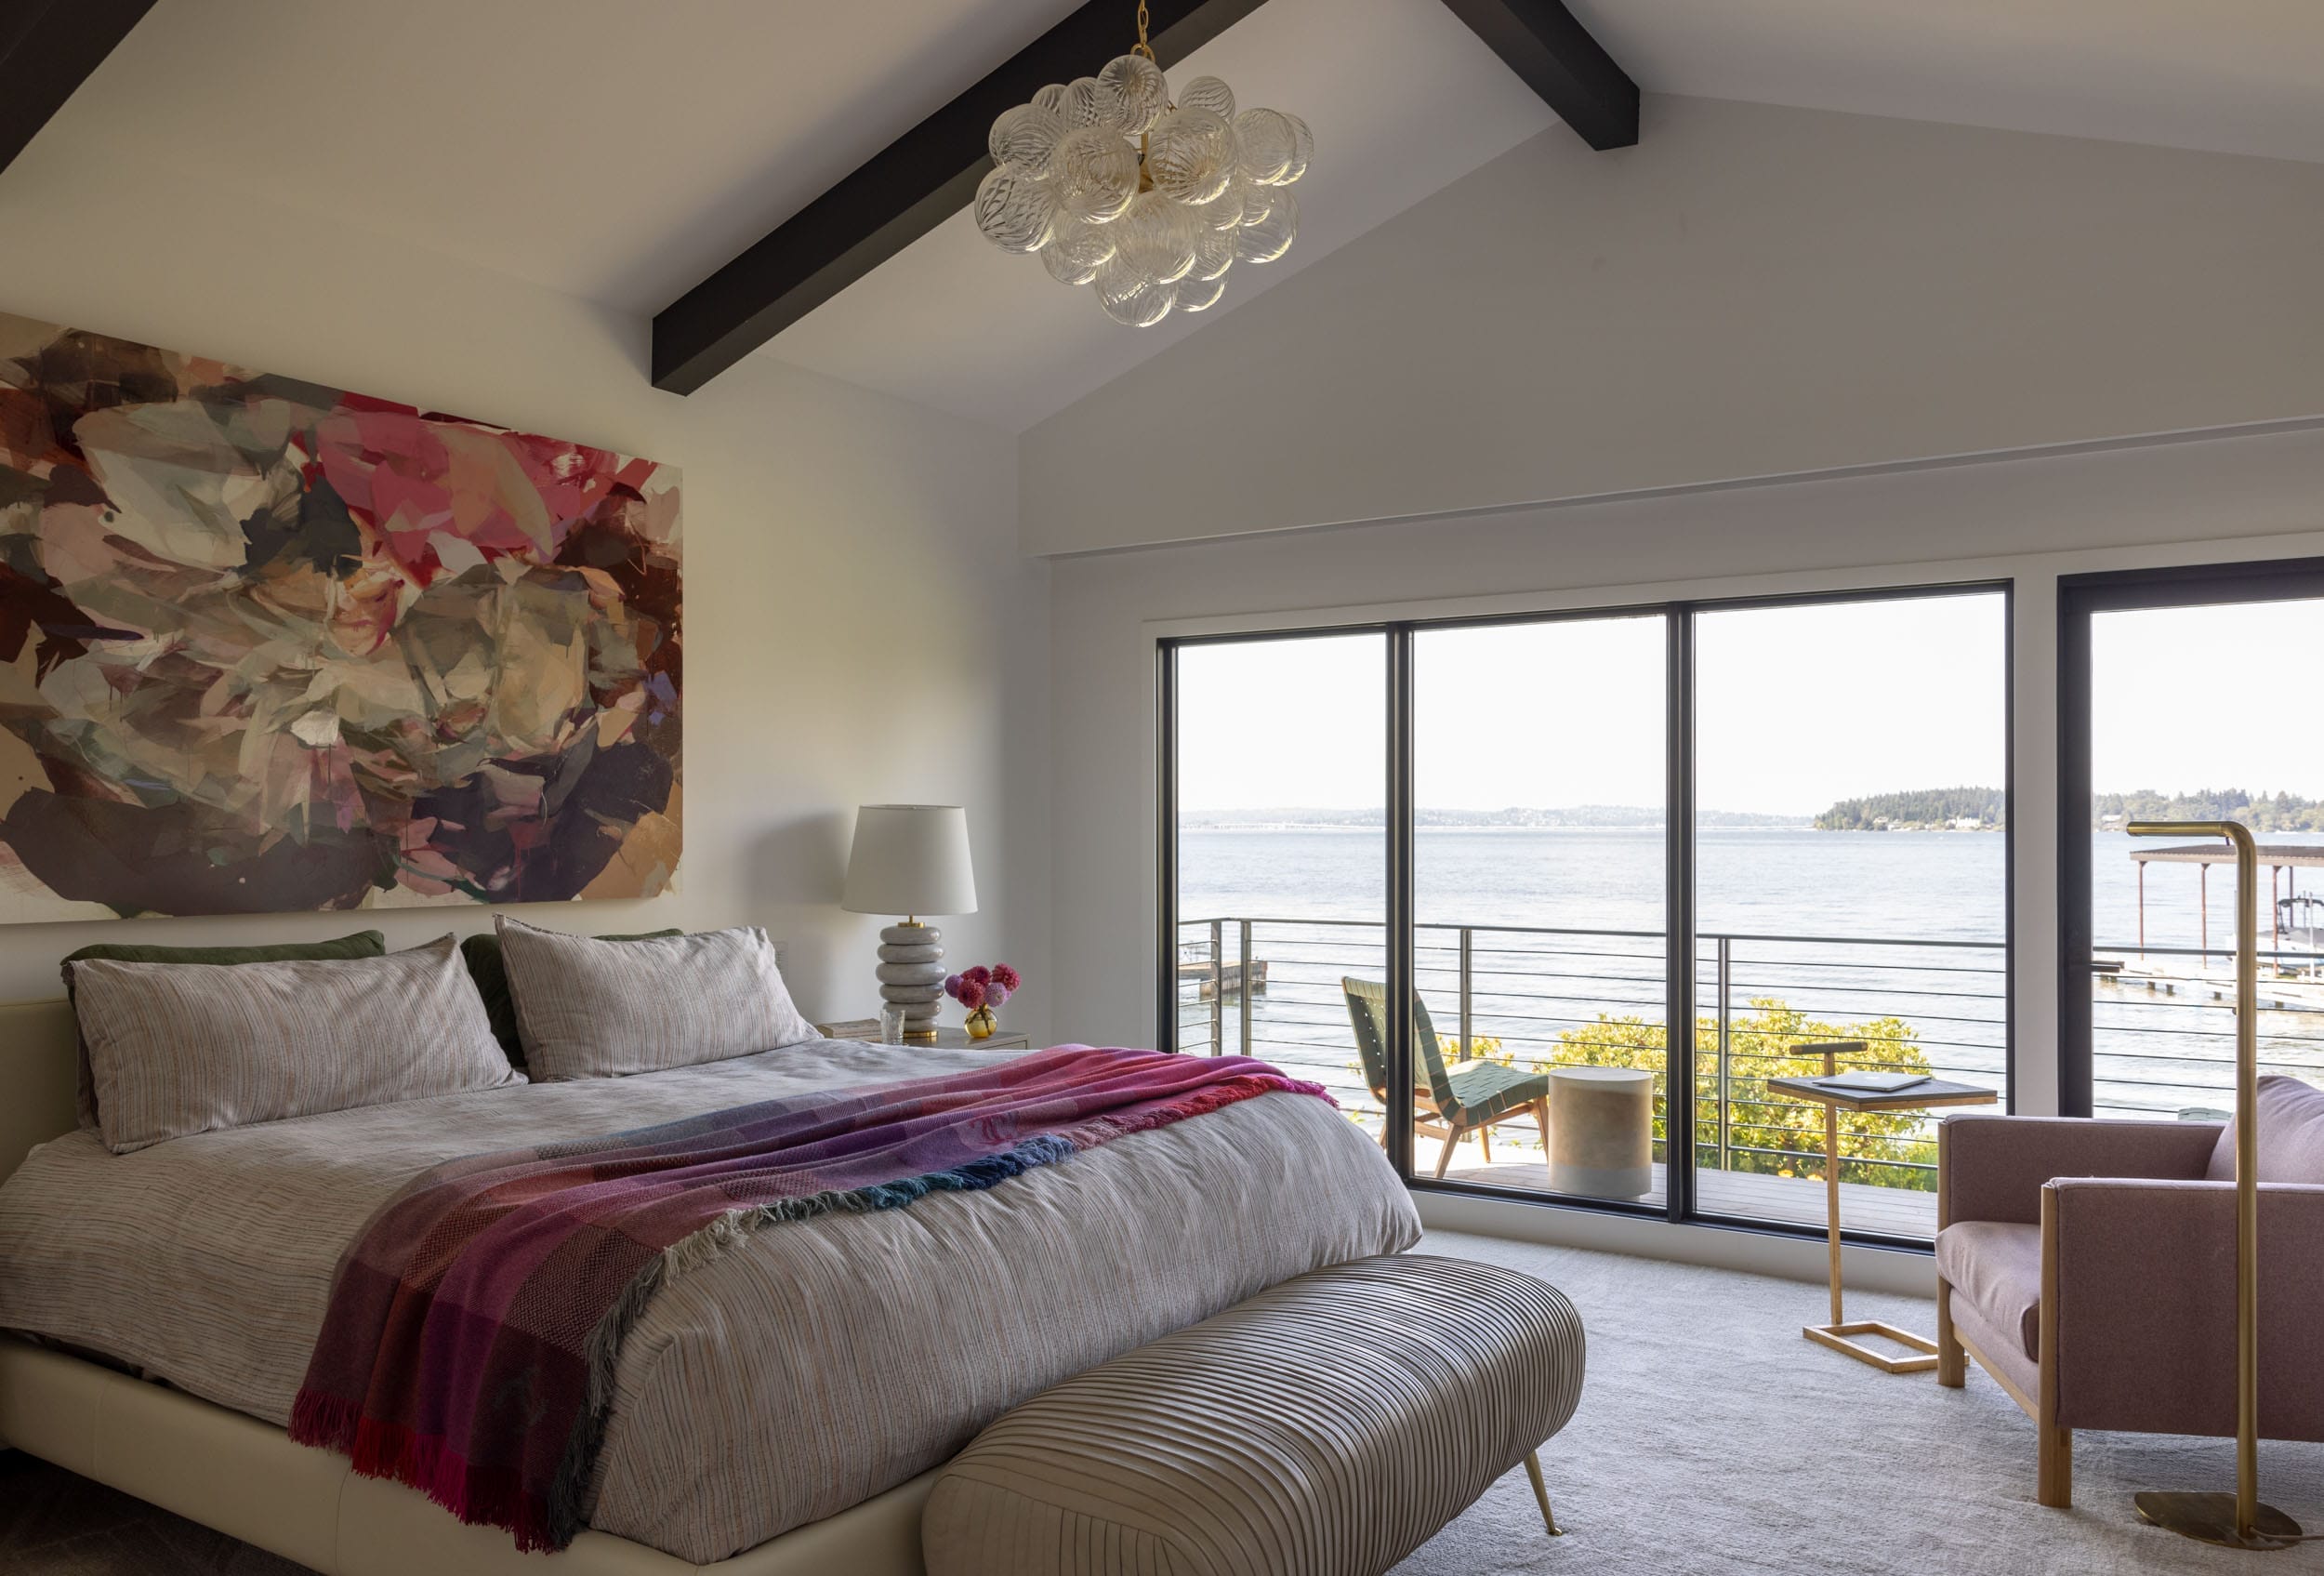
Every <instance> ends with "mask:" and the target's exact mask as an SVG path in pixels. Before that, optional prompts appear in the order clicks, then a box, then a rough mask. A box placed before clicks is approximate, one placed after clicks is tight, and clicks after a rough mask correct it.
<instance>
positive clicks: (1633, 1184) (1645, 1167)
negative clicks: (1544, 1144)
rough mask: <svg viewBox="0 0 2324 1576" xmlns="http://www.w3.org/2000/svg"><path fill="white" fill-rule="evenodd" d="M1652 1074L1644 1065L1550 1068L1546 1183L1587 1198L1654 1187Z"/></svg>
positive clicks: (1629, 1194) (1632, 1193) (1635, 1194)
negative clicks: (1548, 1165) (1548, 1141)
mask: <svg viewBox="0 0 2324 1576" xmlns="http://www.w3.org/2000/svg"><path fill="white" fill-rule="evenodd" d="M1654 1131H1655V1075H1654V1074H1652V1073H1650V1072H1648V1071H1647V1070H1646V1069H1644V1067H1552V1068H1551V1069H1550V1187H1551V1189H1552V1191H1554V1192H1559V1193H1578V1194H1581V1195H1582V1196H1584V1197H1585V1198H1591V1199H1635V1198H1638V1197H1639V1196H1640V1195H1642V1194H1645V1193H1649V1192H1652V1191H1653V1190H1654V1185H1655V1174H1654Z"/></svg>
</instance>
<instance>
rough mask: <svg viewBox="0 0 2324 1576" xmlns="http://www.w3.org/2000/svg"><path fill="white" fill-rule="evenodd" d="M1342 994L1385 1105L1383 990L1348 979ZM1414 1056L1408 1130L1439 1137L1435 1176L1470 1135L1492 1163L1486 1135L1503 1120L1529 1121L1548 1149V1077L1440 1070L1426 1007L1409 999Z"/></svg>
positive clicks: (1482, 1069) (1503, 1070)
mask: <svg viewBox="0 0 2324 1576" xmlns="http://www.w3.org/2000/svg"><path fill="white" fill-rule="evenodd" d="M1340 989H1341V990H1343V991H1345V992H1346V993H1347V998H1348V1022H1349V1023H1350V1024H1351V1025H1353V1026H1354V1029H1355V1046H1356V1050H1357V1051H1358V1052H1359V1053H1362V1055H1363V1058H1364V1081H1365V1083H1366V1084H1367V1085H1368V1086H1369V1087H1370V1089H1371V1092H1372V1095H1373V1097H1374V1098H1375V1099H1377V1100H1379V1101H1380V1103H1381V1104H1382V1105H1385V1104H1386V1103H1387V1100H1388V987H1386V986H1384V985H1379V984H1376V983H1374V982H1373V981H1371V980H1362V979H1356V978H1354V977H1353V975H1351V976H1347V977H1344V978H1342V979H1341V980H1340ZM1412 1053H1413V1056H1414V1058H1415V1059H1416V1060H1417V1061H1418V1062H1419V1070H1420V1072H1421V1073H1422V1074H1423V1076H1424V1079H1425V1081H1419V1080H1416V1081H1415V1082H1414V1084H1413V1086H1412V1108H1413V1111H1414V1114H1415V1118H1416V1119H1415V1120H1414V1122H1413V1124H1412V1131H1413V1132H1414V1134H1415V1135H1416V1136H1419V1137H1423V1138H1442V1139H1443V1140H1444V1141H1445V1146H1444V1147H1443V1148H1442V1149H1441V1150H1439V1151H1438V1152H1437V1156H1436V1174H1437V1175H1438V1176H1440V1177H1441V1176H1443V1175H1444V1174H1445V1168H1446V1167H1447V1166H1449V1165H1451V1164H1452V1156H1453V1147H1454V1146H1455V1145H1458V1144H1459V1142H1460V1141H1461V1140H1462V1139H1463V1138H1466V1137H1467V1136H1468V1135H1469V1134H1470V1133H1472V1132H1473V1133H1475V1134H1476V1135H1477V1141H1478V1142H1479V1143H1480V1144H1481V1145H1483V1146H1484V1148H1485V1159H1486V1164H1488V1165H1489V1164H1491V1163H1492V1159H1493V1140H1492V1136H1491V1130H1492V1129H1493V1128H1494V1127H1495V1126H1497V1125H1499V1123H1501V1122H1512V1121H1522V1120H1524V1119H1525V1118H1526V1117H1527V1116H1530V1117H1532V1118H1533V1120H1534V1124H1535V1125H1536V1126H1537V1127H1538V1128H1539V1129H1540V1132H1541V1149H1542V1154H1543V1156H1544V1157H1545V1158H1546V1157H1547V1155H1548V1153H1549V1147H1550V1106H1549V1098H1550V1076H1549V1074H1547V1073H1521V1072H1519V1071H1518V1070H1517V1069H1516V1068H1514V1067H1504V1066H1500V1065H1499V1064H1498V1063H1495V1062H1472V1063H1471V1064H1469V1065H1468V1066H1460V1067H1448V1066H1446V1065H1445V1051H1444V1045H1443V1042H1442V1041H1440V1040H1438V1039H1437V1037H1436V1026H1435V1025H1433V1024H1432V1023H1431V1022H1429V1016H1428V1003H1427V1002H1425V1001H1422V1000H1420V999H1419V997H1418V996H1417V995H1416V996H1414V997H1413V999H1412Z"/></svg>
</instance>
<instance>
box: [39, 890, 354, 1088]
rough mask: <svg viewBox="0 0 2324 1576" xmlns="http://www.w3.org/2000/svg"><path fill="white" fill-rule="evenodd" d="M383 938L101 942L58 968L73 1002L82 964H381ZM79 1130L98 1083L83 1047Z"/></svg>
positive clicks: (69, 955) (67, 957)
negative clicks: (237, 943)
mask: <svg viewBox="0 0 2324 1576" xmlns="http://www.w3.org/2000/svg"><path fill="white" fill-rule="evenodd" d="M387 952H388V938H387V937H386V936H385V935H382V934H380V933H379V932H377V931H357V932H356V933H355V934H353V935H342V936H335V937H333V938H332V939H331V940H329V941H280V942H274V943H271V944H270V945H268V946H264V947H156V946H154V945H152V943H151V942H139V941H100V942H99V943H97V944H96V945H95V946H93V947H82V948H81V949H80V950H79V951H78V952H68V953H66V954H65V956H64V962H63V964H62V965H61V967H62V968H63V971H64V994H65V999H66V1000H68V1001H69V1000H72V998H73V964H75V963H78V962H81V961H83V960H86V959H91V958H96V959H101V960H104V961H106V962H109V963H289V962H334V961H338V962H343V961H345V960H348V959H350V958H384V957H386V956H387ZM78 1059H79V1061H80V1074H79V1095H80V1106H81V1125H82V1126H83V1127H95V1126H96V1125H97V1080H96V1079H95V1078H94V1077H93V1076H91V1074H90V1072H89V1065H88V1047H87V1046H86V1045H84V1046H82V1047H80V1050H79V1052H78Z"/></svg>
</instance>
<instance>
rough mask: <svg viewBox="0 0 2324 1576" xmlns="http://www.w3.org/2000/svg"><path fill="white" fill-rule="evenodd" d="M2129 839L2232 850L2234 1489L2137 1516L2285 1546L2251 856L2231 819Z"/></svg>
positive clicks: (2156, 824) (2213, 1539) (2155, 1503)
mask: <svg viewBox="0 0 2324 1576" xmlns="http://www.w3.org/2000/svg"><path fill="white" fill-rule="evenodd" d="M2130 832H2131V835H2132V836H2133V837H2224V838H2225V839H2226V840H2227V841H2229V842H2231V843H2233V844H2234V845H2235V851H2236V1491H2235V1492H2234V1493H2232V1494H2216V1493H2203V1492H2199V1491H2198V1490H2192V1489H2149V1490H2146V1491H2145V1492H2143V1493H2141V1494H2139V1495H2138V1496H2137V1499H2136V1501H2135V1503H2136V1504H2137V1505H2138V1514H2139V1516H2140V1518H2141V1519H2143V1520H2146V1521H2150V1522H2152V1523H2154V1524H2155V1525H2156V1526H2158V1527H2166V1528H2169V1529H2170V1530H2172V1531H2173V1532H2177V1533H2179V1534H2180V1535H2182V1536H2184V1537H2188V1538H2194V1539H2196V1540H2198V1541H2199V1542H2202V1543H2216V1544H2218V1545H2220V1546H2221V1547H2223V1548H2230V1549H2288V1548H2290V1547H2291V1546H2292V1545H2293V1544H2294V1543H2300V1542H2302V1541H2303V1540H2302V1538H2301V1536H2300V1524H2299V1523H2298V1522H2296V1521H2294V1520H2292V1518H2291V1516H2286V1515H2285V1514H2284V1513H2283V1512H2282V1511H2280V1510H2278V1509H2277V1508H2276V1507H2275V1506H2273V1505H2265V1504H2262V1503H2260V1350H2259V1303H2260V1183H2259V1177H2260V1129H2259V1108H2258V1107H2259V1082H2260V1068H2259V1060H2260V1056H2259V993H2260V919H2259V854H2258V850H2257V848H2256V847H2255V846H2254V845H2253V843H2252V841H2251V832H2250V831H2248V830H2246V829H2245V828H2242V827H2239V826H2238V825H2237V824H2236V823H2234V822H2232V821H2133V823H2132V824H2131V828H2130Z"/></svg>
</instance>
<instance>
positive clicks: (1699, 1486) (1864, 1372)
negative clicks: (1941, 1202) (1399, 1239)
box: [1395, 1232, 2324, 1576]
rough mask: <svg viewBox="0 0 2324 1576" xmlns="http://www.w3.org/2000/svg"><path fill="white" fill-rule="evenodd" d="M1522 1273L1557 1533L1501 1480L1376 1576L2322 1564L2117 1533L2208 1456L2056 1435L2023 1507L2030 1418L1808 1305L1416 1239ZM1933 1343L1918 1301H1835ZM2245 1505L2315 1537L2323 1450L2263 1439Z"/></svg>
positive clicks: (2019, 1575) (2322, 1516)
mask: <svg viewBox="0 0 2324 1576" xmlns="http://www.w3.org/2000/svg"><path fill="white" fill-rule="evenodd" d="M1418 1251H1419V1252H1424V1253H1448V1254H1461V1255H1464V1256H1467V1257H1472V1258H1478V1259H1485V1260H1488V1261H1490V1262H1492V1263H1495V1264H1502V1265H1510V1266H1512V1267H1513V1268H1517V1269H1522V1270H1525V1271H1528V1272H1530V1273H1532V1274H1534V1275H1538V1276H1539V1277H1541V1278H1543V1279H1544V1280H1548V1281H1550V1282H1552V1284H1554V1285H1555V1286H1557V1287H1558V1288H1559V1289H1561V1290H1562V1291H1565V1294H1566V1295H1567V1296H1568V1297H1571V1298H1572V1299H1573V1301H1574V1305H1575V1306H1576V1307H1578V1308H1579V1309H1580V1310H1581V1318H1582V1325H1583V1328H1584V1330H1585V1331H1587V1332H1588V1338H1589V1343H1590V1367H1589V1373H1588V1377H1587V1378H1586V1380H1585V1381H1584V1383H1583V1385H1582V1393H1581V1407H1580V1410H1578V1411H1577V1412H1576V1413H1575V1415H1574V1420H1573V1422H1571V1423H1570V1424H1566V1426H1565V1431H1564V1432H1563V1433H1561V1434H1559V1435H1558V1436H1557V1437H1556V1438H1554V1439H1552V1440H1551V1441H1550V1442H1549V1444H1548V1445H1547V1446H1545V1447H1544V1448H1543V1449H1542V1451H1541V1466H1542V1470H1543V1472H1544V1473H1545V1474H1546V1476H1547V1477H1548V1480H1549V1488H1550V1499H1551V1503H1552V1505H1554V1506H1555V1508H1556V1511H1557V1516H1558V1521H1559V1524H1560V1525H1561V1526H1563V1527H1565V1529H1566V1535H1565V1537H1563V1538H1559V1539H1556V1540H1554V1541H1552V1540H1548V1539H1545V1538H1544V1537H1543V1536H1542V1531H1541V1520H1540V1516H1539V1514H1538V1512H1537V1511H1536V1510H1535V1509H1534V1505H1533V1493H1532V1490H1530V1489H1528V1488H1527V1487H1526V1485H1525V1474H1524V1473H1523V1472H1512V1473H1511V1474H1510V1475H1509V1476H1507V1477H1503V1478H1502V1479H1501V1480H1500V1481H1499V1483H1497V1484H1495V1485H1494V1486H1493V1488H1492V1489H1491V1490H1490V1491H1488V1492H1487V1493H1486V1496H1485V1498H1484V1499H1482V1500H1480V1501H1479V1502H1478V1503H1476V1504H1474V1505H1472V1506H1471V1507H1470V1509H1469V1510H1468V1512H1467V1514H1465V1515H1463V1516H1461V1517H1460V1518H1459V1520H1458V1521H1456V1522H1454V1523H1453V1524H1452V1525H1451V1526H1450V1527H1448V1528H1446V1530H1444V1531H1443V1532H1442V1533H1440V1534H1439V1535H1438V1536H1437V1537H1436V1538H1435V1539H1434V1540H1433V1541H1432V1542H1431V1543H1429V1544H1428V1545H1427V1546H1426V1547H1424V1548H1422V1549H1421V1550H1420V1551H1419V1553H1417V1554H1415V1555H1413V1556H1411V1557H1410V1558H1408V1559H1406V1561H1405V1562H1404V1563H1403V1564H1402V1565H1399V1566H1398V1567H1396V1572H1395V1576H1516V1573H1517V1572H1521V1571H1522V1572H1525V1576H1562V1573H1565V1572H1573V1573H1576V1576H1579V1573H1583V1572H1587V1573H1588V1576H1631V1573H1633V1572H1635V1573H1636V1576H1670V1573H1672V1572H1684V1573H1687V1576H1695V1573H1698V1572H1699V1573H1700V1576H1730V1573H1741V1576H1758V1573H1761V1572H1765V1573H1767V1576H1778V1573H1780V1576H1798V1572H1801V1571H1805V1570H1824V1571H1842V1572H1846V1573H1848V1576H1922V1573H1924V1572H1929V1573H1934V1572H1943V1573H1944V1576H2146V1573H2147V1572H2154V1573H2156V1576H2161V1573H2164V1572H2169V1573H2171V1576H2199V1573H2203V1572H2210V1571H2219V1572H2228V1571H2239V1572H2244V1573H2246V1576H2250V1573H2251V1572H2253V1571H2256V1570H2258V1569H2262V1568H2265V1569H2268V1570H2280V1571H2283V1572H2286V1573H2287V1576H2289V1573H2290V1572H2291V1571H2294V1570H2305V1571H2315V1570H2318V1569H2324V1543H2317V1544H2313V1545H2310V1546H2309V1547H2308V1548H2307V1549H2304V1550H2291V1551H2288V1552H2285V1553H2280V1554H2277V1555H2273V1556H2266V1557H2265V1558H2262V1557H2260V1556H2252V1555H2248V1554H2237V1553H2231V1552H2229V1551H2227V1550H2225V1549H2213V1548H2209V1547H2206V1546H2204V1545H2202V1544H2200V1543H2190V1542H2188V1541H2187V1540H2185V1539H2184V1538H2181V1537H2178V1536H2176V1535H2175V1534H2173V1533H2170V1532H2164V1531H2161V1530H2158V1529H2156V1528H2152V1527H2147V1526H2143V1525H2141V1524H2140V1523H2139V1522H2138V1520H2137V1519H2136V1517H2135V1516H2133V1512H2132V1509H2131V1496H2132V1494H2133V1493H2134V1492H2136V1491H2137V1490H2141V1489H2187V1488H2192V1489H2232V1488H2233V1487H2234V1486H2235V1451H2234V1446H2233V1444H2232V1442H2231V1441H2227V1440H2204V1439H2179V1438H2165V1437H2152V1436H2144V1435H2135V1434H2082V1435H2079V1436H2077V1437H2076V1438H2075V1440H2074V1508H2073V1509H2072V1510H2069V1511H2056V1510H2044V1509H2042V1508H2041V1507H2040V1505H2037V1504H2036V1503H2034V1499H2033V1490H2034V1437H2033V1424H2031V1423H2029V1422H2028V1421H2027V1418H2026V1415H2025V1413H2023V1412H2021V1411H2019V1410H2017V1404H2016V1403H2015V1402H2014V1401H2012V1400H2011V1399H2010V1398H2009V1397H2007V1396H2005V1395H2003V1394H2002V1393H2001V1389H2000V1386H1999V1385H1997V1384H1994V1383H1993V1381H1992V1380H1991V1379H1989V1378H1987V1377H1986V1375H1985V1374H1984V1373H1983V1372H1982V1371H1980V1370H1979V1369H1977V1367H1976V1366H1975V1365H1974V1363H1973V1364H1971V1365H1970V1371H1969V1384H1968V1386H1967V1388H1965V1389H1961V1390H1945V1389H1940V1388H1938V1387H1937V1384H1936V1376H1935V1375H1934V1373H1920V1374H1885V1373H1882V1372H1881V1371H1878V1370H1877V1369H1872V1368H1868V1367H1866V1366H1865V1365H1864V1364H1862V1363H1859V1362H1855V1361H1854V1360H1852V1359H1850V1358H1848V1357H1842V1355H1840V1354H1839V1353H1837V1352H1833V1351H1829V1350H1826V1349H1825V1348H1824V1347H1821V1346H1817V1345H1816V1344H1812V1343H1810V1342H1808V1341H1806V1340H1804V1339H1802V1337H1801V1334H1800V1327H1801V1326H1802V1324H1805V1323H1808V1322H1810V1321H1812V1320H1813V1321H1819V1322H1820V1321H1821V1320H1822V1318H1824V1315H1825V1306H1824V1295H1825V1294H1824V1289H1823V1288H1822V1287H1821V1286H1810V1285H1803V1284H1802V1283H1800V1282H1797V1281H1789V1280H1776V1279H1772V1278H1765V1277H1760V1276H1750V1275H1736V1274H1734V1273H1732V1272H1730V1271H1726V1270H1716V1269H1701V1268H1697V1267H1695V1266H1692V1265H1674V1264H1665V1263H1662V1262H1660V1261H1657V1260H1651V1259H1633V1258H1626V1257H1622V1256H1620V1255H1618V1254H1612V1253H1593V1252H1580V1251H1578V1250H1570V1249H1560V1248H1542V1247H1535V1246H1530V1245H1528V1244H1525V1243H1518V1242H1508V1241H1503V1240H1500V1239H1499V1238H1486V1237H1470V1236H1459V1235H1454V1234H1451V1233H1446V1232H1431V1233H1429V1235H1428V1237H1427V1238H1426V1239H1425V1240H1424V1241H1423V1242H1422V1243H1421V1244H1420V1246H1419V1250H1418ZM1848 1312H1849V1315H1850V1317H1851V1318H1882V1319H1886V1320H1888V1321H1889V1322H1891V1323H1893V1324H1895V1325H1897V1326H1899V1327H1901V1328H1903V1329H1907V1330H1919V1331H1927V1332H1932V1333H1933V1332H1934V1331H1935V1329H1936V1305H1935V1301H1934V1296H1933V1295H1932V1297H1931V1298H1930V1300H1928V1301H1925V1302H1924V1301H1921V1300H1918V1299H1913V1298H1905V1297H1876V1296H1857V1295H1855V1294H1854V1293H1852V1294H1851V1295H1850V1296H1849V1299H1848ZM2260 1473H2261V1478H2260V1481H2261V1486H2262V1489H2263V1490H2264V1492H2265V1498H2266V1500H2267V1501H2268V1503H2272V1504H2274V1505H2276V1506H2278V1508H2280V1509H2282V1510H2284V1511H2286V1512H2287V1513H2289V1514H2290V1515H2291V1516H2292V1517H2293V1518H2295V1519H2296V1520H2298V1521H2299V1522H2301V1524H2302V1525H2303V1526H2304V1527H2305V1528H2306V1529H2307V1530H2309V1531H2312V1532H2324V1446H2318V1445H2298V1444H2272V1443H2271V1444H2264V1445H2262V1446H2261V1448H2260Z"/></svg>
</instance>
